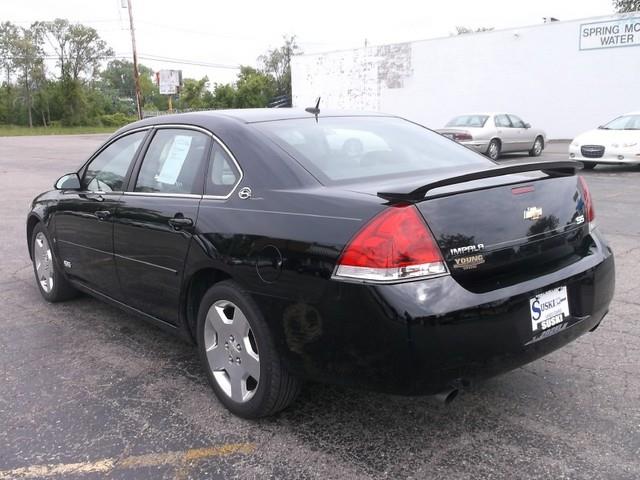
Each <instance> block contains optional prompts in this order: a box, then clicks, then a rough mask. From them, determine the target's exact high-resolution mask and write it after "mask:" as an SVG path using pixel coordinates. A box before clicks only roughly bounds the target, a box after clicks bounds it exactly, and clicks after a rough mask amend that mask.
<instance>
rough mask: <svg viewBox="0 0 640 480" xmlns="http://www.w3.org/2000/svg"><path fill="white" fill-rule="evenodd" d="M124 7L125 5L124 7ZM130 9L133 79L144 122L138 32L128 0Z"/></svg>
mask: <svg viewBox="0 0 640 480" xmlns="http://www.w3.org/2000/svg"><path fill="white" fill-rule="evenodd" d="M123 4H124V1H123ZM123 6H124V5H123ZM127 8H128V9H129V28H130V29H131V46H132V48H133V79H134V80H135V83H136V108H137V110H138V119H139V120H142V104H141V102H142V95H141V93H140V75H139V74H138V52H137V51H136V31H135V29H134V28H133V13H132V12H131V0H127Z"/></svg>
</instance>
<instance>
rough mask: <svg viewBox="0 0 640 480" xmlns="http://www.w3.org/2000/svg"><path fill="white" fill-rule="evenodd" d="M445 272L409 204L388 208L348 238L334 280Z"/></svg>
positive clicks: (387, 278)
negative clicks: (349, 239)
mask: <svg viewBox="0 0 640 480" xmlns="http://www.w3.org/2000/svg"><path fill="white" fill-rule="evenodd" d="M443 273H447V267H446V266H445V263H444V260H443V259H442V255H441V254H440V250H439V249H438V246H437V245H436V242H435V240H434V238H433V236H432V235H431V232H430V231H429V229H428V228H427V225H426V224H425V223H424V220H423V219H422V217H421V216H420V214H419V213H418V210H417V209H416V207H414V206H413V205H398V206H392V207H389V208H387V209H386V210H384V211H383V212H382V213H380V214H379V215H377V216H376V217H374V218H373V220H371V221H370V222H369V223H368V224H367V225H365V226H364V227H363V228H362V229H361V230H360V231H359V232H358V233H357V234H356V235H355V237H353V238H352V239H351V241H350V242H349V244H348V245H347V246H346V247H345V249H344V251H343V252H342V255H341V256H340V258H339V259H338V264H337V267H336V270H335V273H334V277H335V278H344V279H353V280H359V281H363V282H367V281H371V282H396V281H399V280H406V279H415V278H423V277H432V276H435V275H442V274H443Z"/></svg>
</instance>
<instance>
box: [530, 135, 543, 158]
mask: <svg viewBox="0 0 640 480" xmlns="http://www.w3.org/2000/svg"><path fill="white" fill-rule="evenodd" d="M542 150H544V142H543V141H542V137H536V139H535V141H534V142H533V147H531V150H529V156H530V157H539V156H540V155H541V154H542Z"/></svg>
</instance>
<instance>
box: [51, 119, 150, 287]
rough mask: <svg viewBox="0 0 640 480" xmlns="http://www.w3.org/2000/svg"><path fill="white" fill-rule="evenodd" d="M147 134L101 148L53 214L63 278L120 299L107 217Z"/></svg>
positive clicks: (136, 134)
mask: <svg viewBox="0 0 640 480" xmlns="http://www.w3.org/2000/svg"><path fill="white" fill-rule="evenodd" d="M146 135H147V130H142V131H136V132H133V133H129V134H125V135H123V136H121V137H119V138H117V139H115V140H114V141H112V142H110V143H109V144H108V145H106V146H105V147H103V148H102V149H101V150H100V151H99V152H98V153H96V154H95V155H94V157H93V158H92V159H91V160H90V161H89V162H88V163H87V164H86V165H85V166H84V167H83V168H82V169H81V171H80V172H79V175H80V179H81V180H80V185H81V190H80V191H78V190H73V191H72V190H64V191H62V192H61V193H62V194H61V200H60V202H59V203H58V208H57V211H56V213H55V215H54V222H55V226H54V228H55V245H56V248H57V252H58V255H59V258H60V259H61V260H62V263H63V265H64V268H65V271H66V273H67V274H68V275H69V277H71V278H73V279H74V280H77V281H80V282H82V283H83V284H84V285H86V286H87V287H89V288H91V289H94V290H97V291H99V292H101V293H103V294H105V295H108V296H111V297H113V298H121V291H120V287H119V283H118V278H117V276H116V270H115V263H114V256H113V216H114V214H115V212H116V209H117V207H118V204H119V202H120V199H121V197H122V191H123V189H124V186H125V185H126V183H127V179H128V176H129V175H130V172H131V170H132V169H133V165H134V159H135V158H136V155H137V152H138V150H139V149H140V147H141V145H142V144H143V140H144V138H145V136H146Z"/></svg>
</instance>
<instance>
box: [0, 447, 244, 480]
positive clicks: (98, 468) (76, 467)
mask: <svg viewBox="0 0 640 480" xmlns="http://www.w3.org/2000/svg"><path fill="white" fill-rule="evenodd" d="M255 448H256V447H255V444H253V443H227V444H224V445H219V446H213V447H205V448H192V449H189V450H186V451H175V452H165V453H149V454H145V455H132V456H129V457H125V458H123V459H118V458H103V459H100V460H96V461H93V462H79V463H58V464H49V465H32V466H29V467H21V468H15V469H13V470H1V471H0V480H13V479H17V478H42V477H55V476H58V475H60V476H67V475H77V474H83V473H107V472H109V471H111V470H113V469H135V468H142V467H157V466H160V465H174V466H178V467H180V466H184V465H185V464H188V463H191V462H197V461H199V460H204V459H207V458H212V457H223V456H227V455H238V454H241V455H248V454H250V453H252V452H253V451H254V450H255Z"/></svg>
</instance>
